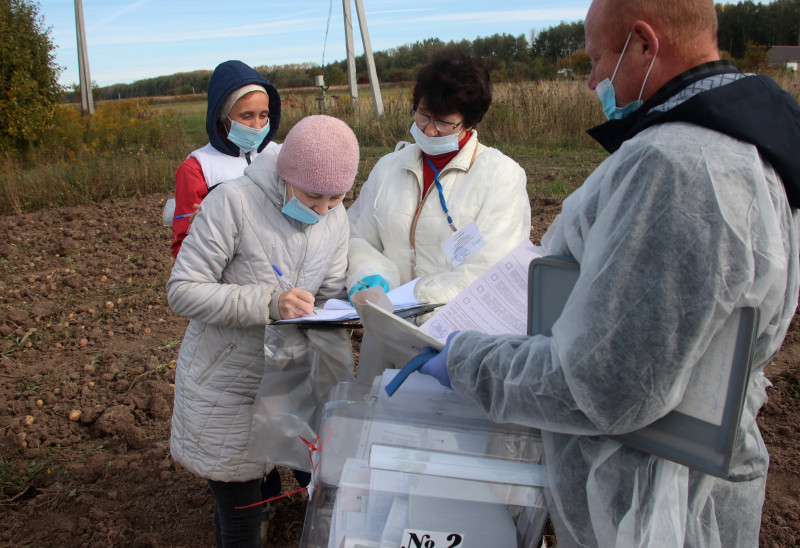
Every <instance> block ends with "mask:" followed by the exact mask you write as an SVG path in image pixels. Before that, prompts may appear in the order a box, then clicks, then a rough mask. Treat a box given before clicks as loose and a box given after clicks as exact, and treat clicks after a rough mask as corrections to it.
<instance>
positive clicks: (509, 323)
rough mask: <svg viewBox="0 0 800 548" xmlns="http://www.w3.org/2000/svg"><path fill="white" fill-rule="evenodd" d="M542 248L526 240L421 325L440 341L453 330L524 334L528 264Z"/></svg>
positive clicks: (539, 255)
mask: <svg viewBox="0 0 800 548" xmlns="http://www.w3.org/2000/svg"><path fill="white" fill-rule="evenodd" d="M541 256H542V253H541V248H539V247H538V246H535V245H533V243H531V242H530V240H525V241H524V242H522V243H521V244H519V245H518V246H517V247H515V248H514V249H513V250H512V251H511V252H510V253H509V254H508V255H506V256H505V257H503V258H502V259H500V260H499V261H498V262H497V263H496V264H494V265H493V266H492V267H491V268H490V269H489V270H487V271H486V272H484V273H483V275H482V276H480V277H479V278H478V279H477V280H475V281H474V282H473V283H472V284H471V285H470V286H469V287H467V289H465V290H464V291H462V292H461V293H459V294H458V296H457V297H456V298H455V299H453V300H452V301H450V302H449V303H447V304H446V305H445V306H443V307H442V308H441V309H439V311H438V312H436V313H435V314H434V315H433V316H431V317H430V318H429V319H428V320H427V321H426V322H425V323H423V324H422V325H421V326H420V328H421V329H422V330H423V331H425V332H426V333H429V334H430V335H431V336H432V337H434V338H435V339H437V340H439V341H445V340H447V336H448V335H449V334H450V333H452V332H453V331H480V332H482V333H487V334H489V335H513V334H517V335H524V334H525V333H526V332H527V328H528V267H529V266H530V264H531V261H532V260H533V259H535V258H537V257H541Z"/></svg>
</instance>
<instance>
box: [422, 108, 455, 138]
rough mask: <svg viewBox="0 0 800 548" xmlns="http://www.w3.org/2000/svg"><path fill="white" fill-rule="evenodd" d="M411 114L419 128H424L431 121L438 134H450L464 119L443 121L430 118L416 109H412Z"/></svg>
mask: <svg viewBox="0 0 800 548" xmlns="http://www.w3.org/2000/svg"><path fill="white" fill-rule="evenodd" d="M411 116H412V117H413V118H414V123H415V124H417V125H418V126H419V127H420V129H425V128H426V127H428V124H430V123H431V122H433V125H434V127H435V128H436V131H438V132H439V134H440V135H451V134H453V133H455V132H456V128H458V126H460V125H461V124H463V123H464V120H461V121H460V122H459V123H457V124H454V123H453V122H445V121H444V120H434V119H432V118H428V117H427V116H425V115H424V114H422V113H421V112H419V111H418V110H412V111H411Z"/></svg>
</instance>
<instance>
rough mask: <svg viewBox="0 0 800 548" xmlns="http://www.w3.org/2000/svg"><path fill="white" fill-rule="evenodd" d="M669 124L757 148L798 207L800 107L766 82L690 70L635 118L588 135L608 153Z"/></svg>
mask: <svg viewBox="0 0 800 548" xmlns="http://www.w3.org/2000/svg"><path fill="white" fill-rule="evenodd" d="M668 122H686V123H691V124H695V125H699V126H702V127H705V128H708V129H711V130H714V131H718V132H720V133H724V134H726V135H729V136H731V137H733V138H735V139H739V140H741V141H744V142H747V143H750V144H752V145H754V146H756V147H757V148H758V151H759V153H760V154H761V155H762V157H763V158H764V159H765V160H767V161H768V162H769V163H770V164H771V165H772V166H773V167H774V168H775V170H776V171H777V172H778V174H779V175H780V177H781V181H782V182H783V186H784V188H785V189H786V195H787V197H788V199H789V205H790V206H791V207H792V208H793V209H798V207H800V153H798V151H800V107H799V106H798V105H797V102H796V101H795V100H794V99H793V98H792V97H791V95H789V94H788V93H786V92H785V91H784V90H783V89H781V88H780V86H778V84H776V83H775V81H773V80H772V79H771V78H768V77H766V76H757V75H744V74H741V73H740V72H739V71H738V70H736V67H735V66H734V65H733V64H732V63H730V62H728V61H713V62H711V63H705V64H703V65H699V66H697V67H694V68H692V69H690V70H688V71H686V72H684V73H682V74H680V75H678V76H676V77H675V78H673V79H672V80H670V81H669V82H667V83H666V84H665V85H664V86H663V87H662V88H661V89H660V90H659V91H658V92H656V93H655V94H654V95H653V96H652V97H651V98H650V99H648V100H647V102H645V103H644V104H643V105H642V106H641V107H640V108H639V109H638V110H637V111H636V112H634V113H632V114H631V115H630V116H628V117H626V118H624V119H622V120H610V121H608V122H606V123H604V124H601V125H599V126H596V127H593V128H591V129H590V130H589V131H588V134H589V135H590V136H591V137H593V138H594V139H595V140H596V141H597V142H599V143H600V144H601V145H603V147H604V148H605V149H606V150H608V151H609V152H612V153H613V152H615V151H616V150H617V149H618V148H619V147H620V146H622V143H624V142H625V141H627V140H628V139H631V138H633V137H635V136H636V135H637V134H638V133H640V132H641V131H644V130H645V129H647V128H649V127H651V126H654V125H656V124H663V123H668Z"/></svg>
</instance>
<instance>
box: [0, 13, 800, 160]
mask: <svg viewBox="0 0 800 548" xmlns="http://www.w3.org/2000/svg"><path fill="white" fill-rule="evenodd" d="M39 10H40V8H39V5H38V3H36V1H35V0H0V35H2V36H3V40H2V41H0V60H2V61H1V62H0V122H2V123H0V154H2V153H3V152H8V151H14V150H16V151H20V150H28V149H29V148H30V146H32V145H33V144H34V143H37V142H39V140H40V139H41V136H42V135H43V134H44V133H45V132H46V131H47V128H48V127H49V124H50V122H51V120H52V118H53V115H54V113H55V105H56V103H57V102H58V101H60V100H61V101H69V102H74V101H76V100H77V93H76V89H75V88H77V84H75V85H73V86H72V89H71V90H70V89H67V90H64V89H62V88H61V86H59V85H58V74H59V72H60V67H58V65H57V64H56V62H55V55H54V53H53V52H54V45H53V42H52V40H51V38H50V29H49V28H47V27H46V26H45V25H44V20H43V18H42V17H41V14H40V11H39ZM716 10H717V15H718V19H719V45H720V48H721V50H723V51H722V56H723V57H724V58H728V59H733V60H735V61H736V62H737V64H738V65H739V66H740V68H742V69H745V70H755V71H760V70H764V69H766V68H768V66H767V54H766V52H767V50H768V48H769V47H771V46H773V45H789V46H796V45H797V44H798V40H799V39H800V36H798V35H800V0H775V1H774V2H772V3H769V4H761V3H759V4H756V3H754V2H753V1H752V0H747V1H745V2H739V3H737V4H727V5H726V4H716ZM442 47H455V48H463V49H464V50H466V51H467V52H469V53H471V54H473V55H476V56H478V57H480V58H482V59H484V60H485V61H486V63H487V64H488V65H489V66H490V68H491V70H492V77H493V79H494V81H495V82H506V81H520V80H536V79H549V78H554V77H556V76H557V75H558V74H559V73H561V74H563V75H566V76H569V75H578V76H580V75H584V74H586V73H588V72H589V71H590V70H591V61H590V59H589V58H588V56H587V55H586V53H585V51H584V47H585V44H584V29H583V21H578V22H573V23H566V22H561V23H560V24H558V25H556V26H554V27H550V28H548V29H545V30H541V31H538V32H537V31H535V30H534V31H531V32H530V35H529V36H525V35H519V36H513V35H510V34H494V35H492V36H489V37H485V38H477V39H475V40H472V41H469V40H462V41H460V42H448V43H444V42H442V41H441V40H439V39H437V38H430V39H427V40H423V41H421V42H415V43H413V44H405V45H402V46H398V47H396V48H391V49H388V50H385V51H377V52H375V53H374V58H375V65H376V70H377V75H378V79H379V80H380V82H407V81H413V80H414V79H415V77H416V74H417V71H418V70H419V69H420V67H421V66H422V65H424V64H425V63H426V62H427V60H428V58H429V57H430V55H431V53H432V52H434V51H435V50H437V49H439V48H442ZM355 61H356V62H355V65H356V73H357V79H358V81H359V82H361V83H365V82H367V76H366V74H367V66H366V60H365V57H364V55H363V54H362V55H360V56H358V57H357V58H356V60H355ZM255 68H256V69H257V70H259V71H260V72H261V73H262V74H264V76H265V77H266V78H267V79H268V80H270V81H271V82H272V83H273V84H275V85H276V86H277V87H279V88H282V89H285V88H292V87H306V86H313V85H315V78H316V76H317V75H319V74H323V75H324V77H325V81H326V83H327V84H328V85H343V84H346V83H347V68H346V61H345V60H342V61H335V62H332V63H328V64H326V65H325V66H323V67H320V66H319V65H315V64H311V63H308V64H296V65H280V66H271V65H262V66H257V67H255ZM211 69H213V67H209V69H208V70H198V71H193V72H182V73H177V74H172V75H169V76H158V77H154V78H147V79H144V80H138V81H135V82H133V83H131V84H116V85H112V86H105V87H102V88H101V87H97V86H93V90H92V91H93V95H94V97H95V98H96V99H124V98H132V97H153V96H164V95H188V94H192V93H194V94H198V95H201V96H202V95H204V94H205V93H206V92H207V90H208V83H209V80H210V78H211Z"/></svg>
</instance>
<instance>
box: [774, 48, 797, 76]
mask: <svg viewBox="0 0 800 548" xmlns="http://www.w3.org/2000/svg"><path fill="white" fill-rule="evenodd" d="M767 58H768V59H769V64H770V65H780V66H782V67H785V68H788V69H792V70H794V71H797V70H798V69H800V46H772V47H771V48H769V51H768V52H767Z"/></svg>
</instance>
